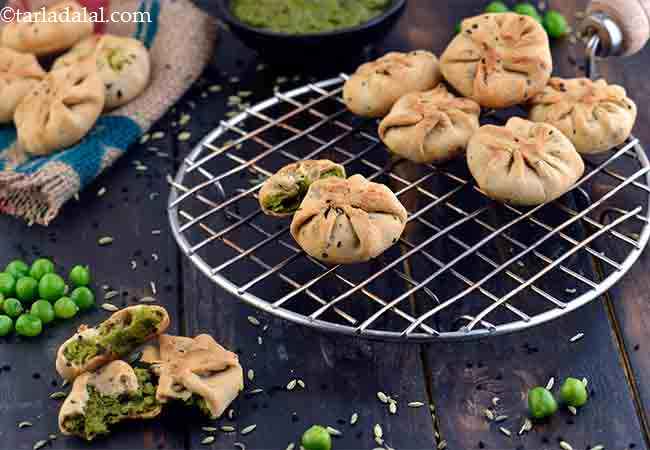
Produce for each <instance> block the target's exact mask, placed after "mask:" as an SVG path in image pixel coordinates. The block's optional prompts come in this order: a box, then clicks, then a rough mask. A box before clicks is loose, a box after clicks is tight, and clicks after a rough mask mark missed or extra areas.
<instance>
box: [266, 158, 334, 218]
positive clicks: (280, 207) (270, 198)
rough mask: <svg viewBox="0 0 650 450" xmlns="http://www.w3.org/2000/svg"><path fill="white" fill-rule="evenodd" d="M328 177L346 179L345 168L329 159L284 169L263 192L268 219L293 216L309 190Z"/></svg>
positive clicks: (269, 180)
mask: <svg viewBox="0 0 650 450" xmlns="http://www.w3.org/2000/svg"><path fill="white" fill-rule="evenodd" d="M327 177H338V178H345V167H343V166H342V165H340V164H336V163H335V162H332V161H330V160H328V159H317V160H316V159H309V160H306V161H298V162H295V163H291V164H289V165H286V166H284V167H283V168H282V169H280V170H278V171H277V172H276V173H274V174H273V175H272V176H271V177H269V179H268V180H266V181H265V182H264V185H262V189H260V195H259V197H258V198H259V201H260V206H261V207H262V211H263V212H264V214H266V215H269V216H279V217H283V216H290V215H291V214H293V213H294V212H295V211H296V210H297V209H298V207H299V206H300V203H301V202H302V199H303V198H305V195H306V194H307V189H309V186H310V185H311V184H312V183H313V182H314V181H316V180H320V179H321V178H327Z"/></svg>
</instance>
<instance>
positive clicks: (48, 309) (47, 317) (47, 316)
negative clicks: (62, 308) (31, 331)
mask: <svg viewBox="0 0 650 450" xmlns="http://www.w3.org/2000/svg"><path fill="white" fill-rule="evenodd" d="M29 312H30V314H32V315H33V316H36V317H38V318H39V319H41V322H43V323H44V324H47V323H50V322H52V321H53V320H54V307H53V306H52V304H51V303H50V302H48V301H47V300H36V301H35V302H34V303H32V308H31V309H30V311H29Z"/></svg>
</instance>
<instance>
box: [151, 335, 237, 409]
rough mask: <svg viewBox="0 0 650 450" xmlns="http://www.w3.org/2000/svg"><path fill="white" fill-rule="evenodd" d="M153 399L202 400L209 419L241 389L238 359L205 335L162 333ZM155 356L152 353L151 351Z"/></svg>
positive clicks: (223, 407) (160, 400) (228, 403)
mask: <svg viewBox="0 0 650 450" xmlns="http://www.w3.org/2000/svg"><path fill="white" fill-rule="evenodd" d="M159 346H160V348H159V353H158V357H159V358H158V359H159V362H158V363H155V364H156V368H155V371H156V372H157V373H158V375H159V379H158V388H157V390H156V399H157V400H158V401H159V402H161V403H165V402H167V401H168V400H170V399H178V400H185V401H186V400H188V399H189V398H190V397H192V395H197V396H199V397H201V398H202V399H204V400H205V404H206V407H207V408H208V410H209V411H210V416H211V417H212V418H217V417H220V416H221V415H222V414H223V412H224V411H225V410H226V408H227V407H228V405H230V403H231V402H232V401H233V400H234V399H235V398H236V397H237V395H238V394H239V392H240V391H241V390H242V389H243V388H244V373H243V369H242V367H241V365H240V364H239V358H238V357H237V355H236V354H234V353H232V352H229V351H228V350H226V349H225V348H223V347H222V346H221V345H219V344H217V342H216V341H215V340H214V339H213V338H212V336H209V335H207V334H201V335H198V336H196V337H195V338H193V339H192V338H187V337H182V336H170V335H166V334H164V335H162V336H160V339H159ZM151 357H152V358H153V359H155V357H156V356H155V355H154V354H151Z"/></svg>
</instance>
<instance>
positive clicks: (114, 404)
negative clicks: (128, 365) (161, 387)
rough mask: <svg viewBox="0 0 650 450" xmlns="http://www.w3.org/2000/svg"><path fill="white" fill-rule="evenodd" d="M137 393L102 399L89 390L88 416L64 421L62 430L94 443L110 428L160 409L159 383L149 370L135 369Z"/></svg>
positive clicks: (101, 396) (96, 393)
mask: <svg viewBox="0 0 650 450" xmlns="http://www.w3.org/2000/svg"><path fill="white" fill-rule="evenodd" d="M134 370H135V374H136V376H137V378H138V385H139V387H138V389H137V391H135V392H131V393H125V394H123V395H119V396H111V395H102V394H100V393H99V392H98V391H97V390H96V389H95V388H94V387H93V386H88V402H87V403H86V407H85V409H84V413H85V415H83V416H82V415H77V416H73V417H68V418H66V419H65V421H64V423H63V426H64V427H65V429H67V430H69V431H70V432H71V433H74V434H75V435H78V436H83V437H85V438H86V439H88V440H90V439H93V438H94V437H95V436H99V435H103V434H108V433H109V431H110V426H111V425H113V424H116V423H118V422H121V421H122V420H124V419H127V418H129V417H139V416H141V415H144V414H147V413H150V412H152V411H154V410H155V409H156V408H158V407H159V404H158V402H157V401H156V386H155V383H156V380H155V379H154V377H153V375H152V373H151V372H150V371H149V370H147V369H142V368H136V369H134Z"/></svg>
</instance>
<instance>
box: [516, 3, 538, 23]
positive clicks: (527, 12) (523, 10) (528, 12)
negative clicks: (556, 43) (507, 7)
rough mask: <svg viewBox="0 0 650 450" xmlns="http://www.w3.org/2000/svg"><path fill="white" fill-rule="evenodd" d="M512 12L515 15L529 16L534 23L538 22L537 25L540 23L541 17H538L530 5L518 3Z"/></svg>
mask: <svg viewBox="0 0 650 450" xmlns="http://www.w3.org/2000/svg"><path fill="white" fill-rule="evenodd" d="M512 10H513V11H514V12H516V13H517V14H521V15H524V16H530V17H532V18H533V19H535V20H536V21H538V22H539V23H542V16H540V15H539V13H538V12H537V9H536V8H535V7H534V6H533V5H531V4H530V3H518V4H516V5H515V7H514V8H512Z"/></svg>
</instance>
